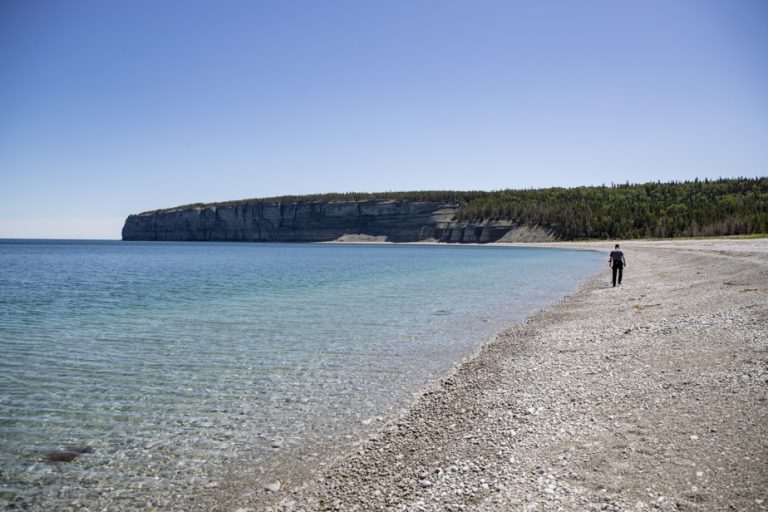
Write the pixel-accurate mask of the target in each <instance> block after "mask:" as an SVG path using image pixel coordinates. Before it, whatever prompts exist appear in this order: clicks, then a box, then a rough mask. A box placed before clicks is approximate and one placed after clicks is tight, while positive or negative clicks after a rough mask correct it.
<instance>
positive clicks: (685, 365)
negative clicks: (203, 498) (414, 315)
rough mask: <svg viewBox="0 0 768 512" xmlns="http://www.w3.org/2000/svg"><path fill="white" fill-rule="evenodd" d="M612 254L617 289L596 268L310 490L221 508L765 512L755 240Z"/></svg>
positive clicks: (767, 266) (762, 319) (763, 305)
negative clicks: (618, 263) (617, 258)
mask: <svg viewBox="0 0 768 512" xmlns="http://www.w3.org/2000/svg"><path fill="white" fill-rule="evenodd" d="M567 246H568V247H574V246H583V247H590V248H599V249H601V250H607V249H610V247H611V246H610V244H606V243H601V244H568V245H567ZM622 249H624V251H625V254H626V257H627V261H628V267H627V269H626V270H625V275H624V284H623V285H622V286H620V287H616V288H613V287H611V285H610V282H609V280H610V272H609V270H608V267H607V264H606V267H605V272H604V273H602V274H600V275H599V276H595V277H594V278H592V279H590V280H589V281H588V282H587V283H586V284H585V285H584V286H583V288H582V289H581V290H580V291H579V292H577V293H575V294H573V295H571V296H569V297H566V298H565V299H563V300H562V301H560V302H559V303H557V304H555V305H554V306H552V307H551V308H548V309H546V310H544V311H542V312H540V313H538V314H536V315H535V316H533V317H531V318H530V319H529V320H528V321H526V322H525V323H522V324H519V325H515V326H513V327H512V328H510V329H509V330H507V331H505V332H503V333H501V334H499V335H498V336H497V337H496V338H495V339H493V340H492V341H490V342H489V343H487V344H486V345H484V346H483V347H482V349H481V350H480V351H479V352H478V353H477V354H475V355H474V356H472V357H471V358H468V359H467V360H466V361H465V362H463V363H462V364H460V365H459V366H457V368H456V369H455V371H453V372H452V373H451V374H449V375H446V376H445V377H444V378H443V379H442V380H441V381H440V382H437V383H435V385H434V386H433V387H432V388H431V389H428V390H425V391H424V393H423V395H422V396H420V397H419V398H418V399H417V400H416V401H415V402H414V404H413V405H412V406H411V407H410V408H409V409H408V410H407V411H406V412H405V413H404V414H403V415H402V416H401V417H398V418H395V419H392V420H391V421H389V422H388V423H386V424H385V426H384V427H383V428H382V429H381V430H379V431H378V433H377V434H375V435H374V436H373V437H371V438H370V439H368V440H366V441H365V442H363V443H361V444H360V445H358V446H356V447H355V448H354V449H351V450H350V452H349V453H346V454H344V455H343V456H340V457H339V458H338V459H337V460H335V461H333V462H332V463H330V464H328V466H327V467H326V469H325V470H323V472H322V474H321V475H319V476H318V477H317V478H315V479H313V480H312V481H311V482H308V483H305V484H304V485H302V486H300V487H297V486H289V485H282V486H280V485H276V486H273V487H272V488H271V489H264V490H262V491H260V492H259V493H258V494H259V495H261V496H262V497H263V500H262V499H257V500H256V499H255V500H254V502H252V503H244V504H242V505H241V508H239V509H237V508H235V510H239V511H240V512H245V511H249V510H263V509H268V510H280V511H294V510H307V511H309V510H361V511H363V510H394V511H399V510H403V511H404V510H409V511H410V510H430V511H431V510H435V511H436V510H614V511H618V510H632V511H639V510H664V511H673V510H765V509H767V508H768V400H767V399H768V305H767V303H768V301H767V300H766V297H767V295H768V240H764V239H763V240H715V241H682V242H658V243H653V242H643V243H640V242H637V243H627V244H622ZM606 262H607V256H606ZM554 271H556V269H554ZM270 497H271V499H269V498H270ZM268 502H271V503H272V505H269V506H267V505H266V503H268Z"/></svg>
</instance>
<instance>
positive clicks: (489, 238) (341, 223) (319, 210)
mask: <svg viewBox="0 0 768 512" xmlns="http://www.w3.org/2000/svg"><path fill="white" fill-rule="evenodd" d="M457 209H458V205H457V204H451V203H438V202H414V201H401V200H388V201H385V200H368V201H297V202H274V203H250V204H240V205H235V206H208V207H194V208H184V209H171V210H159V211H156V212H146V213H140V214H137V215H131V216H129V217H128V218H127V219H126V221H125V225H124V226H123V232H122V236H123V240H153V241H209V242H213V241H244V242H328V241H334V240H341V241H350V240H352V241H354V240H355V239H356V238H355V237H361V239H375V240H379V241H387V242H433V241H439V242H449V243H488V242H496V241H544V240H549V239H554V235H553V233H551V232H548V231H546V230H544V229H541V228H535V227H534V228H532V227H528V226H519V225H517V224H516V223H515V222H513V221H505V220H501V221H487V220H486V221H479V222H467V221H454V220H453V217H454V215H455V214H456V210H457Z"/></svg>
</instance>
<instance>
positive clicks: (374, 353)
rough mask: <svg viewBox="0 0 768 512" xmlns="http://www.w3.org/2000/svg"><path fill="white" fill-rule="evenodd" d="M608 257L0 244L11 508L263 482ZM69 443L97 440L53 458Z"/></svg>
mask: <svg viewBox="0 0 768 512" xmlns="http://www.w3.org/2000/svg"><path fill="white" fill-rule="evenodd" d="M601 262H602V256H600V255H598V254H597V253H592V252H577V251H562V250H551V249H517V248H499V247H452V246H451V247H447V246H434V247H432V246H402V245H358V246H351V245H316V244H312V245H299V244H291V245H287V244H226V243H157V242H154V243H129V242H85V241H77V242H74V241H8V240H6V241H0V350H1V351H2V359H1V360H0V441H1V442H0V506H4V507H8V508H11V507H14V506H19V507H22V506H26V507H31V508H33V509H40V510H45V509H51V508H58V507H61V506H63V505H73V506H74V507H75V508H77V507H93V508H97V507H112V508H114V507H118V508H121V509H131V508H145V507H151V506H157V507H160V508H164V509H172V508H174V507H177V508H179V509H182V508H189V507H192V505H191V504H190V503H187V504H184V501H183V500H184V499H190V498H189V497H190V496H193V495H194V493H195V492H197V491H196V490H197V489H208V490H211V489H213V490H215V489H217V488H218V487H219V486H220V482H221V481H222V479H231V478H233V475H232V472H233V471H234V470H233V468H242V472H243V474H242V475H240V476H242V477H245V476H248V477H250V476H253V475H255V477H258V475H259V474H265V475H267V476H266V477H265V478H271V477H273V476H274V475H275V474H278V475H279V474H281V473H280V471H283V472H286V471H290V465H291V464H292V463H293V464H295V461H296V460H301V461H302V464H307V461H308V460H309V461H310V463H311V460H310V459H311V458H312V457H322V456H323V455H322V452H321V451H320V450H319V449H318V447H319V446H333V445H343V444H344V443H349V442H350V439H354V438H355V436H358V437H359V436H360V435H361V434H362V433H363V432H364V431H365V430H366V429H369V428H375V425H376V421H377V419H376V418H378V417H380V416H382V415H386V414H387V413H388V412H391V411H392V410H393V409H395V408H398V407H402V406H403V405H405V404H406V403H407V402H408V400H409V399H410V397H411V396H412V395H411V394H412V393H413V392H414V391H415V390H417V389H418V388H419V387H421V386H423V385H424V384H425V383H427V382H428V381H429V379H430V377H434V375H435V374H436V373H438V372H441V371H445V370H446V369H447V368H449V367H450V365H451V364H452V363H454V362H455V361H457V360H458V359H460V358H461V357H462V356H465V355H467V354H468V353H469V352H471V351H472V349H473V348H475V347H477V345H478V344H479V343H481V342H482V341H484V340H485V339H487V338H488V337H489V336H490V335H492V334H493V333H495V332H497V331H498V330H500V329H501V328H502V327H503V326H504V325H505V324H508V323H509V322H510V321H514V320H520V319H522V318H524V317H525V316H526V315H527V314H529V313H531V312H532V311H534V310H535V309H538V308H540V307H542V306H545V305H547V304H549V303H551V302H552V301H554V300H556V299H558V298H559V297H561V296H562V295H564V294H566V293H568V292H570V291H573V290H575V288H576V287H577V286H578V283H579V282H580V281H581V280H583V279H584V278H585V277H587V276H589V275H591V274H592V273H594V272H595V271H596V270H597V268H598V266H599V264H600V263H601ZM68 446H88V447H91V448H92V449H93V453H86V454H83V455H82V456H80V457H78V458H77V459H76V460H75V461H73V462H72V463H51V462H47V461H45V458H44V454H45V453H46V452H49V451H53V450H63V449H66V448H67V447H68ZM291 461H293V462H291ZM234 478H237V475H235V476H234ZM206 492H208V491H206ZM210 492H213V491H210Z"/></svg>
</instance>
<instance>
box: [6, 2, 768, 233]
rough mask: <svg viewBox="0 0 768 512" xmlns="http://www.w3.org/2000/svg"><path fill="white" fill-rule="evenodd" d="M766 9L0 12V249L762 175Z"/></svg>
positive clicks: (160, 5) (438, 6)
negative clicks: (262, 201) (147, 223)
mask: <svg viewBox="0 0 768 512" xmlns="http://www.w3.org/2000/svg"><path fill="white" fill-rule="evenodd" d="M767 23H768V2H766V1H765V0H738V1H734V0H720V1H711V0H643V1H634V2H631V1H623V0H580V1H573V0H529V1H523V0H503V1H494V0H465V1H454V0H387V1H384V0H365V1H360V0H349V1H337V0H326V1H316V0H311V1H309V0H307V1H304V0H275V1H269V0H216V1H214V0H210V1H200V0H163V1H157V0H130V1H128V0H123V1H119V0H115V1H110V2H104V1H101V0H68V1H66V2H63V1H60V0H0V238H119V237H120V229H121V227H122V223H123V221H124V219H125V217H126V216H127V215H129V214H132V213H138V212H142V211H146V210H152V209H157V208H164V207H171V206H176V205H180V204H188V203H193V202H212V201H223V200H232V199H241V198H251V197H266V196H274V195H283V194H304V193H323V192H347V191H359V192H381V191H400V190H427V189H441V190H446V189H452V190H498V189H505V188H540V187H550V186H579V185H602V184H610V183H624V182H632V183H642V182H647V181H657V180H661V181H673V180H677V181H682V180H691V179H694V178H701V179H703V178H718V177H736V176H747V177H754V176H766V175H768V31H767V30H765V27H766V24H767Z"/></svg>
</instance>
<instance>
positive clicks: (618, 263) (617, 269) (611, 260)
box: [608, 244, 627, 286]
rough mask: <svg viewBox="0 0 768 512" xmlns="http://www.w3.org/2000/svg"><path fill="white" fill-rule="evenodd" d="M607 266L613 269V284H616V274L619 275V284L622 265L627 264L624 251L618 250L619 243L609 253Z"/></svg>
mask: <svg viewBox="0 0 768 512" xmlns="http://www.w3.org/2000/svg"><path fill="white" fill-rule="evenodd" d="M608 266H609V267H611V268H612V269H613V286H616V276H617V275H618V277H619V284H621V274H622V271H623V269H624V267H626V266H627V260H625V259H624V253H623V252H621V251H620V250H619V244H616V247H615V248H614V249H613V250H612V251H611V255H610V256H609V257H608Z"/></svg>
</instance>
